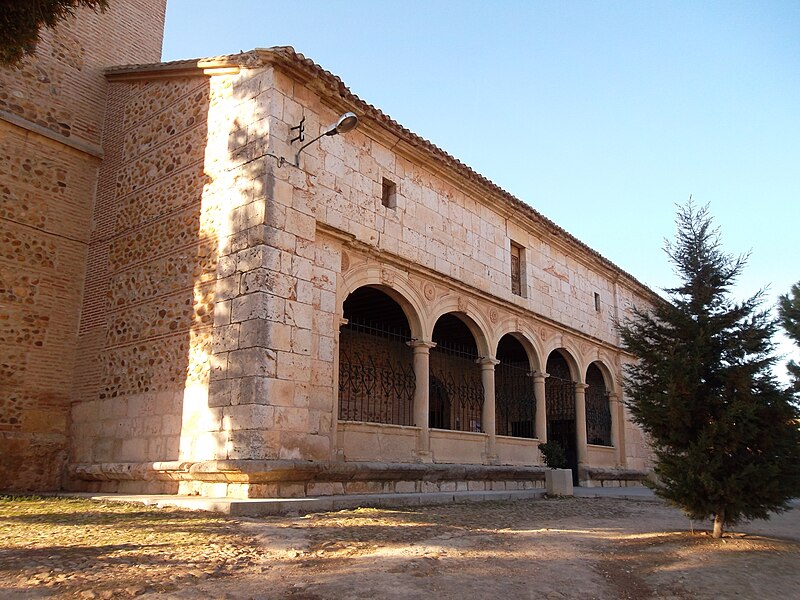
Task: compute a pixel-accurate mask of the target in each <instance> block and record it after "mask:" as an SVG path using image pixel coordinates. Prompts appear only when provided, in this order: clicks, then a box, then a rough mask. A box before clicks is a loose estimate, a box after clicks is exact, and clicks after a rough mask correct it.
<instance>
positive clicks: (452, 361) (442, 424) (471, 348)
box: [428, 314, 483, 432]
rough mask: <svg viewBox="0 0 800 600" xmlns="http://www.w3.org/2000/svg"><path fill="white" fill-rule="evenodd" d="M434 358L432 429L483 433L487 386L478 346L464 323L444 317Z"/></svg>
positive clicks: (438, 324)
mask: <svg viewBox="0 0 800 600" xmlns="http://www.w3.org/2000/svg"><path fill="white" fill-rule="evenodd" d="M433 341H434V342H436V346H435V347H434V348H432V349H431V355H430V398H429V400H428V402H429V406H430V421H429V424H430V427H432V428H435V429H453V430H456V431H476V432H479V431H483V424H482V422H481V419H482V414H483V384H482V382H481V371H480V366H479V365H478V364H477V360H478V347H477V345H476V344H475V338H474V337H473V335H472V332H471V331H470V330H469V327H467V326H466V324H465V323H464V321H462V320H461V319H459V318H458V317H457V316H455V315H453V314H446V315H442V316H441V317H440V318H439V320H438V321H437V322H436V326H435V327H434V328H433Z"/></svg>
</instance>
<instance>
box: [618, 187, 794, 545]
mask: <svg viewBox="0 0 800 600" xmlns="http://www.w3.org/2000/svg"><path fill="white" fill-rule="evenodd" d="M677 225H678V233H677V238H676V240H675V242H674V243H671V244H670V243H667V246H666V251H667V255H668V256H669V258H670V261H671V262H672V263H673V264H674V266H675V269H676V273H677V274H678V275H679V276H680V279H681V284H680V285H679V286H678V287H675V288H672V289H668V290H666V292H667V294H669V299H670V301H669V302H661V303H657V304H656V305H654V306H652V307H649V308H647V309H642V308H636V309H634V313H633V317H632V318H631V319H630V320H628V321H626V322H625V323H621V324H620V325H619V331H620V334H621V337H622V342H623V346H624V347H625V348H626V349H627V350H628V351H630V352H631V353H633V354H634V355H636V356H637V357H638V358H639V361H638V363H636V364H634V365H631V366H630V367H629V368H628V369H627V371H626V374H625V391H626V394H627V400H626V405H627V407H628V408H629V410H630V411H631V414H632V417H633V419H634V421H636V423H638V424H639V425H640V426H641V427H642V429H643V430H644V431H645V433H646V434H647V435H648V436H649V438H650V442H651V445H652V448H653V452H654V455H655V467H654V470H655V475H656V476H657V477H656V480H655V481H654V482H653V483H652V484H651V485H652V487H653V488H654V490H655V492H656V494H658V495H659V496H661V497H662V498H665V499H666V500H668V501H669V502H671V503H672V504H674V505H677V506H678V507H680V508H682V509H683V510H684V512H685V513H686V514H687V515H688V516H689V517H690V518H693V519H707V518H709V517H711V516H713V517H714V534H713V535H714V537H720V536H721V535H722V532H723V528H724V526H726V525H734V524H736V523H738V522H740V521H742V520H750V519H755V518H759V519H767V518H769V514H770V513H771V512H775V511H781V510H785V509H786V508H787V501H788V499H790V498H792V497H793V496H797V495H800V430H799V429H798V423H799V422H800V421H798V417H800V415H799V414H798V411H797V409H796V407H795V406H794V405H793V404H792V402H791V400H792V396H791V395H790V394H789V392H788V391H787V390H784V389H782V388H781V386H780V385H779V384H778V382H777V381H776V379H775V377H774V376H773V375H772V373H771V367H772V365H773V364H774V361H775V359H774V358H773V356H772V352H773V345H772V341H771V338H772V335H773V333H774V331H775V327H776V324H775V322H774V320H773V319H771V318H770V316H769V314H768V313H767V312H765V311H761V310H759V306H760V302H761V294H760V293H759V294H756V295H755V296H754V297H752V298H750V299H748V300H745V301H744V302H742V303H741V304H736V303H734V302H733V301H731V300H730V298H729V290H730V286H731V285H732V284H733V283H734V281H735V280H736V278H737V276H738V275H739V274H740V273H741V270H742V268H743V267H744V264H745V262H746V257H744V256H742V257H738V258H735V257H732V256H731V255H728V254H725V253H724V252H723V251H722V250H721V249H720V240H719V232H718V231H717V230H716V229H713V228H712V224H711V218H710V217H709V215H708V211H707V208H703V209H699V210H698V209H696V208H695V207H694V206H693V205H692V203H691V201H690V202H689V204H688V205H687V206H685V207H682V208H680V209H679V211H678V217H677Z"/></svg>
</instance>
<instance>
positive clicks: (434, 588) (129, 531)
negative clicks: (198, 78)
mask: <svg viewBox="0 0 800 600" xmlns="http://www.w3.org/2000/svg"><path fill="white" fill-rule="evenodd" d="M26 503H27V504H26ZM70 503H71V504H70ZM123 507H124V508H123ZM708 525H709V524H708V523H694V524H692V523H690V522H689V520H688V519H686V518H685V517H684V516H683V515H682V514H681V513H680V512H679V511H677V510H674V509H671V508H668V507H667V506H665V505H664V504H662V503H661V502H658V501H652V500H632V499H612V498H602V499H590V498H569V499H540V500H525V501H515V502H496V503H483V504H460V505H445V506H431V507H414V508H404V509H395V510H386V509H358V510H348V511H340V512H335V513H325V514H316V515H308V516H298V517H282V518H264V519H242V518H240V519H227V518H224V517H222V516H219V515H209V514H208V513H188V512H184V511H177V510H164V509H152V508H146V507H135V506H131V505H111V504H109V505H106V504H101V503H90V502H88V501H77V500H72V501H65V500H41V499H40V500H27V501H24V500H19V499H6V500H2V501H0V598H86V599H92V598H131V597H140V598H150V597H153V598H154V597H160V598H175V599H178V598H180V599H190V598H191V599H197V598H220V599H227V600H234V599H236V600H239V599H245V600H246V599H252V600H261V599H264V600H266V599H272V598H290V599H294V600H318V599H329V598H330V599H350V598H353V599H355V598H388V599H402V598H420V597H427V596H429V595H432V597H433V598H436V599H437V600H438V599H458V600H462V599H463V598H465V597H468V598H537V599H538V598H546V599H549V600H552V599H563V598H576V599H577V598H580V599H582V600H589V599H597V600H606V599H618V598H619V599H631V600H633V599H636V600H639V599H647V598H660V599H673V600H677V599H682V600H683V599H689V598H692V599H695V598H696V599H711V598H715V599H717V598H754V599H755V598H758V599H765V600H769V599H773V598H774V599H780V600H792V599H795V598H800V510H798V509H797V508H795V509H794V510H791V511H789V512H787V513H784V514H781V515H777V516H775V517H773V519H772V520H770V521H767V522H764V521H757V522H754V523H751V524H748V525H742V526H739V527H736V528H734V530H733V531H732V532H730V533H729V534H728V535H727V536H726V537H725V538H724V539H722V540H713V539H711V538H710V537H709V536H708V535H706V534H704V533H701V532H702V531H703V530H704V529H708ZM692 527H693V528H694V530H695V533H694V534H692V533H691V528H692Z"/></svg>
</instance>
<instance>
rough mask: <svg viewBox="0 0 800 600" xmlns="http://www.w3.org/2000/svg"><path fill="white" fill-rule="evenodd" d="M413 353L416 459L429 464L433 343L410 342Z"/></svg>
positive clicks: (434, 345)
mask: <svg viewBox="0 0 800 600" xmlns="http://www.w3.org/2000/svg"><path fill="white" fill-rule="evenodd" d="M408 345H409V346H411V348H412V350H413V351H414V381H415V387H414V425H415V426H417V427H419V439H418V441H417V457H418V458H419V459H420V460H422V462H431V460H432V457H431V435H430V432H431V429H430V423H429V422H428V420H429V414H430V356H431V348H434V347H436V343H435V342H430V341H427V340H412V341H410V342H408Z"/></svg>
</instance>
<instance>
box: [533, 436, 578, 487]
mask: <svg viewBox="0 0 800 600" xmlns="http://www.w3.org/2000/svg"><path fill="white" fill-rule="evenodd" d="M539 451H540V452H541V453H542V458H543V459H544V464H545V466H547V467H549V470H548V471H545V473H544V483H545V489H546V490H547V495H548V496H572V493H573V490H572V469H567V468H566V466H567V455H566V454H565V453H564V449H563V448H562V447H561V445H560V444H559V443H558V442H547V443H545V444H539Z"/></svg>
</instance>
